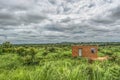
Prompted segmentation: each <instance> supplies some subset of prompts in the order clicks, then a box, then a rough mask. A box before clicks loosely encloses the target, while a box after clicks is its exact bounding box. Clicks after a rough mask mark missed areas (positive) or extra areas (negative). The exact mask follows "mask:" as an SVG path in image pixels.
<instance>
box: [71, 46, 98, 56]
mask: <svg viewBox="0 0 120 80" xmlns="http://www.w3.org/2000/svg"><path fill="white" fill-rule="evenodd" d="M91 48H95V53H92V52H91ZM79 49H82V57H94V58H97V57H98V56H97V52H98V51H97V46H72V56H73V57H76V56H79Z"/></svg>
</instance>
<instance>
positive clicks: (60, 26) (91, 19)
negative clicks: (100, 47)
mask: <svg viewBox="0 0 120 80" xmlns="http://www.w3.org/2000/svg"><path fill="white" fill-rule="evenodd" d="M3 41H11V42H12V43H54V42H55V43H56V42H90V41H120V0H0V43H2V42H3Z"/></svg>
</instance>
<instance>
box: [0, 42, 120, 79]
mask: <svg viewBox="0 0 120 80" xmlns="http://www.w3.org/2000/svg"><path fill="white" fill-rule="evenodd" d="M98 48H99V49H98V55H99V56H105V55H109V56H110V57H112V59H111V60H108V61H104V62H97V61H96V62H94V63H93V64H90V63H88V60H87V59H85V58H81V57H76V58H73V57H72V49H71V44H45V45H11V44H10V43H8V44H6V43H4V44H2V45H1V47H0V80H120V45H109V44H107V45H100V46H99V47H98Z"/></svg>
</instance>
